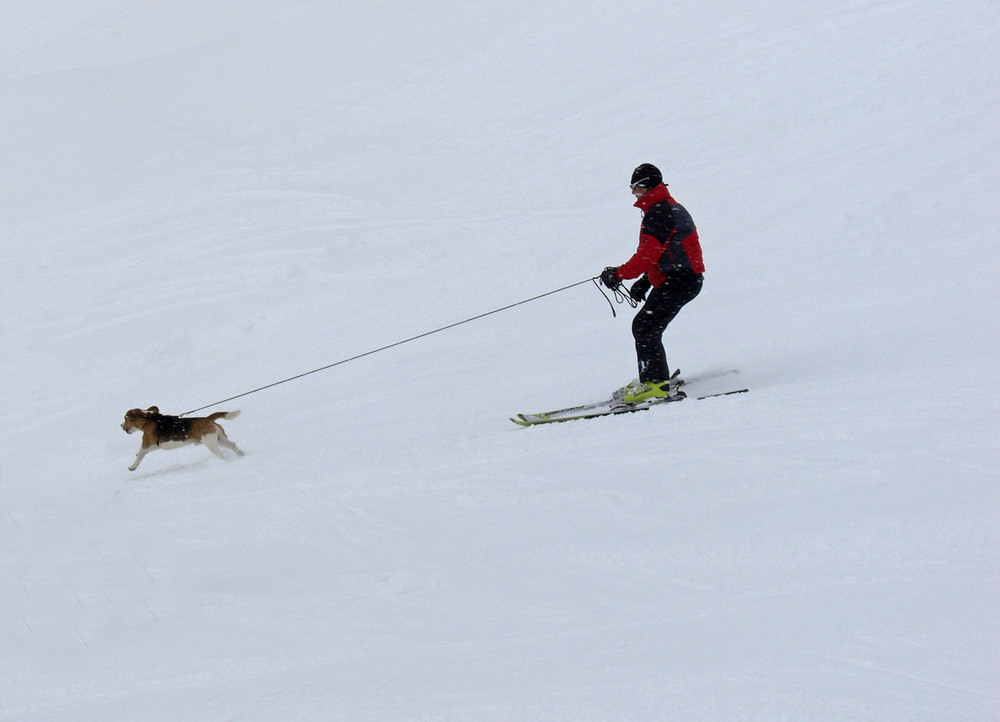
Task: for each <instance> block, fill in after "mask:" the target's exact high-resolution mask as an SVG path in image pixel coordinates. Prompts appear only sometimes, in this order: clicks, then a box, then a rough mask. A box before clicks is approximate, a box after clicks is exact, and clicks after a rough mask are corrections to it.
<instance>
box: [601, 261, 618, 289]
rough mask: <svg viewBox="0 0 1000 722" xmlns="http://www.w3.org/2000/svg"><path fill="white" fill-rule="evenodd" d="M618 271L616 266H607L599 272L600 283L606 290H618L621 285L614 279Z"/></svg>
mask: <svg viewBox="0 0 1000 722" xmlns="http://www.w3.org/2000/svg"><path fill="white" fill-rule="evenodd" d="M617 271H618V266H608V267H607V268H605V269H604V270H603V271H601V283H603V284H604V285H605V286H607V287H608V288H618V286H620V285H621V283H622V282H621V281H619V280H618V279H617V278H615V273H616V272H617Z"/></svg>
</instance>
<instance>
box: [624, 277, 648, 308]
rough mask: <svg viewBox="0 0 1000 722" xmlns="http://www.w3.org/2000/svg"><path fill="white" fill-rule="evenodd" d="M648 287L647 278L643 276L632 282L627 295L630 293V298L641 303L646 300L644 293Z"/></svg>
mask: <svg viewBox="0 0 1000 722" xmlns="http://www.w3.org/2000/svg"><path fill="white" fill-rule="evenodd" d="M649 288H650V283H649V278H647V277H646V276H643V277H642V278H640V279H639V280H638V281H636V282H635V283H633V284H632V288H631V289H630V290H629V292H628V295H630V296H631V297H632V300H633V301H635V302H636V303H642V302H643V301H645V300H646V294H647V293H648V292H649Z"/></svg>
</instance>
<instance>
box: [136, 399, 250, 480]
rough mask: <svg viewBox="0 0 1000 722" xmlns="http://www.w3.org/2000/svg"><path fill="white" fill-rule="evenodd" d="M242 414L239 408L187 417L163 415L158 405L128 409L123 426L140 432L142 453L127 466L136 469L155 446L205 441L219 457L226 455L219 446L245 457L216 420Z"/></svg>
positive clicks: (172, 445)
mask: <svg viewBox="0 0 1000 722" xmlns="http://www.w3.org/2000/svg"><path fill="white" fill-rule="evenodd" d="M239 415H240V412H239V411H217V412H216V413H214V414H212V415H210V416H205V417H193V418H190V419H186V418H183V417H181V416H167V415H166V414H161V413H160V410H159V409H158V408H156V407H155V406H150V407H149V408H148V409H146V410H145V411H143V410H142V409H131V410H129V411H127V412H125V421H123V422H122V428H123V429H124V430H125V433H128V434H131V433H132V432H134V431H141V432H142V444H141V445H140V446H139V453H137V454H136V455H135V461H134V462H132V466H130V467H129V468H128V469H129V471H135V468H136V467H137V466H139V462H140V461H142V457H144V456H145V455H146V454H148V453H149V452H150V451H153V450H154V449H176V448H178V447H180V446H187V445H188V444H204V445H205V446H207V447H208V450H209V451H211V452H212V453H213V454H215V455H216V456H218V457H219V458H220V459H223V458H225V457H223V455H222V449H220V448H219V447H220V446H224V447H226V448H227V449H230V450H232V451H235V452H236V453H237V454H239V455H240V456H243V452H242V451H240V450H239V448H237V446H236V444H234V443H233V442H232V441H230V440H229V439H228V438H227V437H226V432H225V431H223V430H222V427H221V426H219V425H218V424H217V423H215V420H216V419H235V418H236V417H237V416H239Z"/></svg>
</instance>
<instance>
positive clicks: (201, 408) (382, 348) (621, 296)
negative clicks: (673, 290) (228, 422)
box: [180, 276, 635, 416]
mask: <svg viewBox="0 0 1000 722" xmlns="http://www.w3.org/2000/svg"><path fill="white" fill-rule="evenodd" d="M599 278H600V277H599V276H595V277H594V278H587V279H585V280H583V281H577V282H576V283H571V284H569V285H568V286H563V287H562V288H557V289H555V290H554V291H547V292H545V293H540V294H538V295H537V296H532V297H531V298H526V299H524V300H523V301H518V302H516V303H511V304H508V305H506V306H502V307H501V308H495V309H493V310H492V311H487V312H486V313H480V314H479V315H477V316H471V317H469V318H466V319H463V320H461V321H456V322H455V323H450V324H448V325H447V326H442V327H441V328H436V329H434V330H433V331H425V332H424V333H421V334H417V335H416V336H411V337H410V338H406V339H403V340H402V341H396V342H395V343H390V344H387V345H385V346H380V347H379V348H376V349H372V350H371V351H365V352H364V353H359V354H356V355H354V356H351V357H349V358H345V359H341V360H340V361H335V362H333V363H331V364H327V365H326V366H320V367H319V368H315V369H312V370H311V371H305V372H303V373H301V374H296V375H295V376H289V377H288V378H287V379H281V381H275V382H273V383H270V384H265V385H264V386H258V387H257V388H255V389H251V390H250V391H244V392H243V393H241V394H236V395H235V396H230V397H228V398H225V399H220V400H219V401H214V402H212V403H210V404H206V405H205V406H199V407H198V408H196V409H191V410H190V411H185V412H184V413H183V414H180V416H188V415H189V414H193V413H196V412H198V411H204V410H205V409H209V408H211V407H213V406H218V405H220V404H225V403H228V402H230V401H233V400H235V399H241V398H243V397H244V396H249V395H250V394H255V393H257V392H258V391H264V390H265V389H270V388H274V387H275V386H281V385H282V384H287V383H288V382H290V381H296V380H298V379H301V378H304V377H306V376H311V375H312V374H318V373H319V372H320V371H326V370H328V369H332V368H334V367H336V366H342V365H344V364H346V363H350V362H351V361H357V360H358V359H362V358H365V357H366V356H372V355H374V354H377V353H381V352H383V351H388V350H389V349H391V348H395V347H396V346H402V345H403V344H404V343H410V342H411V341H416V340H418V339H422V338H426V337H427V336H432V335H434V334H436V333H441V332H442V331H447V330H448V329H451V328H455V327H456V326H461V325H463V324H466V323H472V322H473V321H478V320H479V319H481V318H486V317H487V316H492V315H493V314H496V313H500V312H502V311H509V310H510V309H512V308H515V307H517V306H523V305H524V304H526V303H531V302H532V301H537V300H538V299H540V298H545V297H546V296H552V295H554V294H557V293H562V292H563V291H568V290H569V289H571V288H576V287H577V286H582V285H583V284H585V283H591V282H593V283H594V285H596V286H597V288H598V290H599V291H601V295H604V298H605V299H606V300H607V302H608V303H609V304H611V299H609V298H608V297H607V295H605V294H604V291H603V290H601V287H600V285H598V280H599ZM612 290H613V291H614V294H615V298H616V299H621V300H618V302H619V303H621V302H622V300H627V301H628V302H629V303H631V304H633V305H632V307H633V308H635V304H634V302H633V301H632V299H631V298H629V297H628V296H627V295H625V294H623V293H622V292H621V290H620V287H619V288H615V289H612ZM611 313H612V315H615V316H617V314H616V313H615V307H614V305H611Z"/></svg>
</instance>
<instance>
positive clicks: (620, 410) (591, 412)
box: [510, 394, 684, 426]
mask: <svg viewBox="0 0 1000 722" xmlns="http://www.w3.org/2000/svg"><path fill="white" fill-rule="evenodd" d="M682 399H684V396H683V395H680V394H679V395H677V396H669V397H667V398H663V399H650V400H648V401H640V402H639V403H637V404H621V403H619V402H615V401H614V400H611V399H609V400H607V401H598V402H596V403H593V404H584V405H582V406H573V407H570V408H568V409H559V410H557V411H545V412H543V413H540V414H517V415H516V416H512V417H511V418H510V420H511V421H513V422H514V423H515V424H517V425H518V426H537V425H538V424H558V423H561V422H563V421H577V420H579V419H596V418H599V417H601V416H615V415H618V414H632V413H635V412H637V411H645V410H646V409H650V408H652V407H654V406H659V405H660V404H666V403H672V402H674V401H681V400H682Z"/></svg>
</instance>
